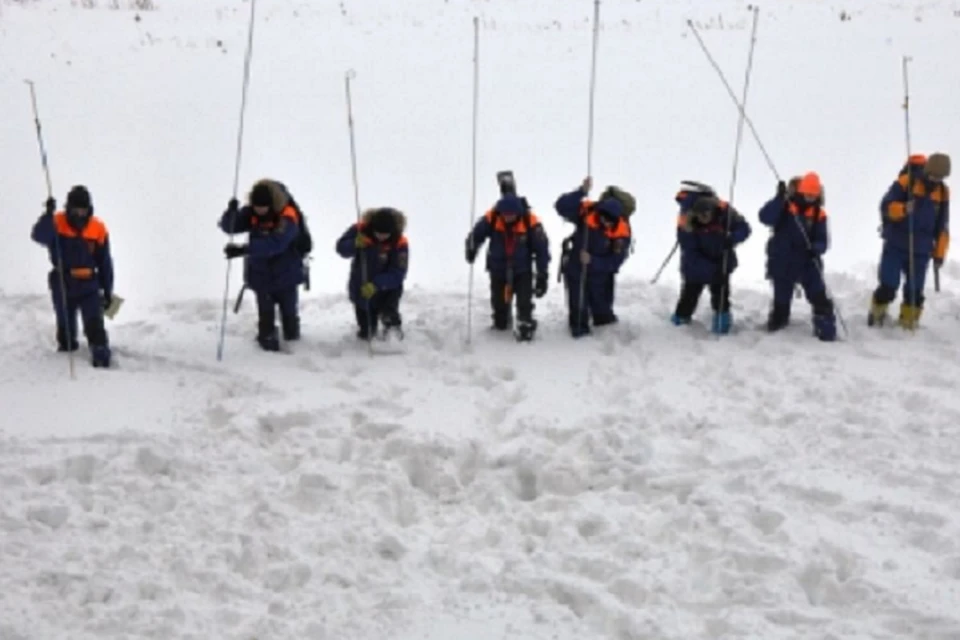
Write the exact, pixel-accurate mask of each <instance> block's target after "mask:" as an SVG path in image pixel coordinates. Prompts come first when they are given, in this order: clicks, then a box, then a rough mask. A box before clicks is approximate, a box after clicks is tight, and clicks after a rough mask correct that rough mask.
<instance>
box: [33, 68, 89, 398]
mask: <svg viewBox="0 0 960 640" xmlns="http://www.w3.org/2000/svg"><path fill="white" fill-rule="evenodd" d="M24 82H26V83H27V85H29V87H30V102H31V104H32V105H33V122H34V124H36V127H37V143H38V144H39V145H40V162H41V163H42V164H43V175H44V177H45V179H46V181H47V200H52V199H53V182H52V181H51V180H50V164H49V162H48V161H47V149H46V146H44V144H43V131H42V130H41V127H40V112H39V110H38V109H37V92H36V89H35V88H34V84H33V81H32V80H24ZM51 215H52V214H51ZM52 223H53V221H52V220H51V224H52ZM53 252H54V253H55V254H56V256H57V276H58V277H59V280H60V306H61V308H62V310H63V332H64V339H65V340H66V341H67V345H66V346H67V359H68V361H69V363H70V365H69V366H70V379H71V380H74V379H76V377H77V374H76V366H75V365H74V362H73V339H74V336H73V335H72V334H73V332H72V331H70V320H71V318H70V309H68V308H67V286H66V282H65V280H64V277H63V252H62V251H60V234H59V233H57V228H56V226H55V225H53Z"/></svg>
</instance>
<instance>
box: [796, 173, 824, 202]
mask: <svg viewBox="0 0 960 640" xmlns="http://www.w3.org/2000/svg"><path fill="white" fill-rule="evenodd" d="M797 193H799V194H800V195H802V196H810V197H812V198H819V197H820V194H821V193H823V185H822V184H821V183H820V176H819V175H817V173H816V172H815V171H811V172H809V173H807V174H805V175H804V176H803V177H802V178H800V182H799V183H798V184H797Z"/></svg>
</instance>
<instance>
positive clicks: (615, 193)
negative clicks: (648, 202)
mask: <svg viewBox="0 0 960 640" xmlns="http://www.w3.org/2000/svg"><path fill="white" fill-rule="evenodd" d="M605 198H613V199H614V200H616V201H618V202H619V203H620V206H622V207H623V217H624V218H626V220H627V222H629V221H630V216H632V215H633V212H634V211H636V210H637V199H636V198H634V197H633V195H632V194H631V193H630V192H628V191H624V190H623V189H621V188H620V187H617V186H615V185H610V186H609V187H607V188H606V189H604V191H603V193H601V194H600V199H601V200H604V199H605Z"/></svg>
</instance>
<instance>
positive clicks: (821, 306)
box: [760, 195, 837, 342]
mask: <svg viewBox="0 0 960 640" xmlns="http://www.w3.org/2000/svg"><path fill="white" fill-rule="evenodd" d="M760 222H761V223H763V224H764V225H766V226H768V227H770V228H771V229H772V230H773V235H772V236H771V237H770V239H769V240H768V241H767V278H768V279H769V280H771V281H772V283H773V309H772V310H771V312H770V318H769V320H768V323H767V326H768V328H769V329H770V330H771V331H776V330H778V329H781V328H783V327H785V326H786V325H787V324H788V323H789V321H790V308H791V305H792V303H793V290H794V287H795V286H796V285H797V283H799V284H800V286H801V287H802V288H803V291H804V294H805V295H806V298H807V301H808V302H809V303H810V305H811V306H812V308H813V328H814V334H815V335H816V336H817V337H818V338H820V339H821V340H823V341H825V342H829V341H832V340H835V339H836V336H837V326H836V315H835V312H834V306H833V301H832V300H831V299H830V298H829V297H828V296H827V285H826V283H825V282H824V280H823V255H824V254H825V253H826V252H827V249H828V247H829V240H830V238H829V232H828V229H827V212H826V210H825V209H823V207H822V206H821V205H820V204H819V203H808V202H806V201H805V200H804V198H803V197H802V196H790V197H787V196H786V195H784V196H780V195H777V196H775V197H774V198H773V199H771V200H770V201H768V202H767V203H766V204H765V205H763V208H761V209H760Z"/></svg>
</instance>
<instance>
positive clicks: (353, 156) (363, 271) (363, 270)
mask: <svg viewBox="0 0 960 640" xmlns="http://www.w3.org/2000/svg"><path fill="white" fill-rule="evenodd" d="M355 77H357V72H356V71H354V70H353V69H350V70H349V71H347V73H346V75H345V76H344V86H345V87H346V90H347V126H348V127H349V129H350V168H351V171H352V172H353V201H354V204H355V206H356V209H357V239H358V240H359V238H360V224H361V221H362V219H363V217H362V214H361V213H360V187H359V182H358V181H357V145H356V142H355V141H354V137H353V99H352V97H351V93H350V81H351V80H353V79H354V78H355ZM356 260H357V261H358V262H359V263H360V288H361V289H363V286H364V285H366V284H367V280H368V274H367V256H366V255H364V250H363V249H362V248H361V247H360V246H359V243H358V246H357V257H356ZM366 311H367V351H368V353H369V354H370V357H371V358H372V357H373V311H372V310H371V309H370V299H369V298H367V300H366Z"/></svg>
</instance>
